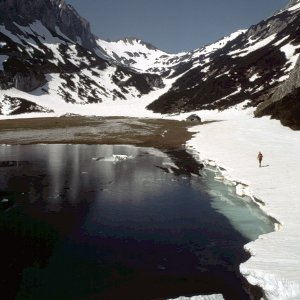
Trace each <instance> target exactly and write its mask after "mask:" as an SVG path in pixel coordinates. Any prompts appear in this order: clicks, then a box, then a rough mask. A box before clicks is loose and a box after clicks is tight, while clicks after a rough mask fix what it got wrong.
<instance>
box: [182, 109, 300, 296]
mask: <svg viewBox="0 0 300 300" xmlns="http://www.w3.org/2000/svg"><path fill="white" fill-rule="evenodd" d="M199 114H200V115H201V117H202V118H203V119H204V120H205V121H209V120H216V121H217V122H212V123H208V124H204V125H200V126H195V127H193V128H192V129H191V130H192V131H193V132H195V136H194V137H193V138H192V139H191V140H190V141H189V142H188V145H187V146H188V147H189V148H190V149H191V150H192V151H194V154H195V156H196V157H197V158H198V159H200V160H201V161H204V162H206V163H208V164H211V163H212V161H213V162H214V163H215V164H216V165H218V166H220V167H222V168H224V169H225V171H222V173H223V176H224V178H227V179H228V178H229V179H230V180H232V181H240V182H243V183H245V184H246V185H248V192H249V193H250V194H252V195H253V196H254V197H255V198H257V199H259V200H261V201H263V202H264V203H265V205H262V209H263V210H264V211H265V212H266V213H267V214H269V215H271V216H272V217H274V218H275V219H276V220H278V221H279V222H280V224H281V226H280V228H279V229H278V230H277V231H276V232H273V233H270V234H266V235H262V236H260V237H259V239H258V240H256V241H254V242H251V243H249V244H248V245H246V246H245V248H246V250H248V251H249V252H250V253H251V255H252V256H251V258H250V259H249V260H248V261H247V262H245V263H244V264H242V265H241V266H240V270H241V273H242V274H243V275H244V276H245V277H246V278H247V280H248V281H249V282H250V283H251V284H254V285H259V286H261V287H262V288H263V289H264V291H265V293H266V297H267V299H272V300H287V299H300V271H299V270H300V218H299V213H300V183H299V178H300V159H299V154H300V132H299V131H292V130H291V129H289V128H287V127H283V126H282V125H281V124H280V123H279V122H278V121H275V120H270V119H269V118H268V117H264V118H260V119H256V118H253V115H252V112H251V111H250V110H244V111H241V110H240V109H230V110H228V111H224V112H221V113H219V112H212V111H211V112H209V111H202V112H199ZM258 151H262V153H263V155H264V158H263V161H262V168H259V166H258V161H257V154H258Z"/></svg>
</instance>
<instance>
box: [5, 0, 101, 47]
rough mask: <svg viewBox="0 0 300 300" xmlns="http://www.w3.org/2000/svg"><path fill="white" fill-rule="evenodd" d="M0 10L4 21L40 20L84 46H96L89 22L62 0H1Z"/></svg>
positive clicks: (24, 21) (22, 22) (25, 23)
mask: <svg viewBox="0 0 300 300" xmlns="http://www.w3.org/2000/svg"><path fill="white" fill-rule="evenodd" d="M0 12H1V13H0V21H1V20H2V21H4V22H5V23H9V22H11V21H13V20H15V21H17V22H18V23H19V24H22V25H28V24H29V23H31V22H33V21H34V20H40V21H41V22H42V23H43V24H44V25H45V26H46V27H47V28H49V29H50V30H52V31H53V32H56V33H57V34H59V33H60V32H61V33H63V34H64V35H65V36H67V37H68V38H69V39H71V40H72V41H74V42H78V43H79V44H81V45H82V46H83V47H85V48H88V49H94V48H96V41H95V37H94V35H93V34H92V33H91V30H90V24H89V22H88V21H87V20H85V19H84V18H82V17H81V16H80V15H79V14H78V13H77V12H76V10H75V9H74V8H73V7H72V6H71V5H69V4H66V3H65V1H64V0H26V1H24V0H1V1H0Z"/></svg>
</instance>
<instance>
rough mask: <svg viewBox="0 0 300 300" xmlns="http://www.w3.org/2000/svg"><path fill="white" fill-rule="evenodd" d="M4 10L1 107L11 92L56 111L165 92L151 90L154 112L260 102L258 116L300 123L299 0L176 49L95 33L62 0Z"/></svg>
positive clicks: (12, 4)
mask: <svg viewBox="0 0 300 300" xmlns="http://www.w3.org/2000/svg"><path fill="white" fill-rule="evenodd" d="M28 8H29V9H28ZM0 12H1V13H0V103H2V107H4V108H2V111H6V112H10V111H11V109H9V108H10V107H14V105H11V106H9V105H8V102H9V101H8V100H7V99H13V98H14V97H15V98H18V101H16V103H19V101H21V100H20V99H24V100H27V101H33V102H34V103H36V104H37V105H38V107H44V108H43V109H46V110H49V109H50V110H54V111H56V107H57V106H60V105H65V104H68V105H69V104H74V105H78V104H90V103H101V102H105V101H107V102H110V101H114V100H132V99H139V98H140V97H141V96H142V95H148V94H149V93H150V92H151V91H154V90H160V92H159V93H156V94H155V95H156V96H153V95H152V94H149V99H148V100H151V101H153V103H151V104H150V105H149V106H148V108H149V109H151V110H153V111H155V112H160V113H179V112H188V111H195V110H201V109H216V108H217V109H221V110H223V109H226V108H228V107H231V106H234V105H236V104H239V103H241V102H245V101H247V105H248V106H255V107H256V106H258V108H257V112H256V116H262V115H266V114H267V115H271V116H272V117H274V118H278V119H280V120H281V121H282V122H283V123H284V124H286V125H288V126H291V127H293V128H300V118H299V104H298V101H297V99H298V93H299V68H300V67H299V54H300V1H299V0H291V1H289V3H288V5H287V6H286V7H285V8H284V9H282V10H281V11H279V12H276V13H275V14H274V15H273V16H271V17H270V18H268V19H266V20H263V21H262V22H260V23H259V24H257V25H254V26H251V27H250V28H249V29H248V30H240V31H237V32H235V33H233V34H232V35H230V36H228V37H224V38H222V39H220V40H219V41H217V42H216V43H213V44H211V45H207V46H205V47H202V48H199V49H196V50H194V51H189V52H183V53H179V54H169V53H166V52H164V51H161V50H159V49H157V48H156V47H154V46H152V45H151V44H148V43H145V42H143V41H141V40H139V39H136V38H125V39H122V40H119V41H116V42H108V41H104V40H101V39H98V38H96V37H95V36H94V35H93V34H92V33H91V32H90V27H89V23H88V22H87V21H86V20H84V19H83V18H81V17H80V16H79V15H78V14H77V12H76V11H75V10H74V9H73V8H72V7H71V6H70V5H67V4H66V3H65V2H64V1H63V0H35V1H33V0H29V1H27V2H26V5H25V2H24V1H21V0H2V1H0ZM297 61H298V63H297ZM151 95H152V96H151ZM1 99H2V100H1ZM51 99H55V101H56V102H55V105H54V104H53V100H51ZM4 100H5V101H4ZM148 103H149V101H148ZM245 103H246V102H245ZM23 107H27V105H24V106H23ZM68 107H70V106H65V110H68ZM18 111H19V110H18ZM11 112H12V111H11Z"/></svg>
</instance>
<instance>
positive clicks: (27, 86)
mask: <svg viewBox="0 0 300 300" xmlns="http://www.w3.org/2000/svg"><path fill="white" fill-rule="evenodd" d="M25 4H26V5H25ZM0 11H1V15H0V113H2V114H4V113H5V114H13V113H14V112H16V111H18V112H31V111H32V109H29V107H30V106H28V105H27V104H26V103H27V102H28V101H33V102H36V104H37V106H36V109H37V108H40V110H41V111H44V110H46V111H48V110H55V108H56V107H59V106H61V105H63V104H66V103H67V104H90V103H101V102H103V101H113V100H116V99H122V100H126V99H131V98H133V97H134V98H138V97H141V95H143V94H147V93H149V92H150V91H151V90H152V89H153V88H159V87H163V82H162V80H161V78H160V76H158V75H156V74H146V73H145V74H141V73H139V72H136V71H134V70H132V69H129V68H126V67H124V66H120V65H118V64H115V63H113V62H108V61H107V60H104V59H103V58H102V57H103V52H102V49H101V48H100V47H99V46H98V45H97V44H96V40H95V38H94V36H93V35H92V34H91V33H90V30H89V24H88V23H87V21H85V20H84V19H82V18H81V17H80V16H79V15H78V14H77V13H76V12H75V10H74V9H73V8H72V7H71V6H69V5H67V4H65V2H64V1H62V0H38V1H36V0H35V1H28V2H26V3H25V2H24V1H17V0H4V1H3V0H2V1H1V2H0ZM92 48H93V50H91V49H92ZM10 101H12V103H9V102H10ZM16 103H19V106H16ZM20 108H23V110H21V109H20ZM36 109H35V110H34V111H36Z"/></svg>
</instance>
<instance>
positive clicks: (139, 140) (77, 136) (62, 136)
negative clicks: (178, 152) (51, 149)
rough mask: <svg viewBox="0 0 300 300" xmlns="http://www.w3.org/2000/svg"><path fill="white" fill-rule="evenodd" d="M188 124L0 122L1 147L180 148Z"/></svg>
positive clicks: (49, 120)
mask: <svg viewBox="0 0 300 300" xmlns="http://www.w3.org/2000/svg"><path fill="white" fill-rule="evenodd" d="M193 125H194V124H191V123H189V122H185V121H174V120H161V119H138V118H124V117H108V118H103V117H83V116H71V117H59V118H34V119H15V120H1V121H0V143H1V144H37V143H45V144H47V143H49V144H53V143H55V144H65V143H68V144H115V145H116V144H126V145H136V146H143V147H155V148H160V149H175V148H176V149H178V148H181V147H182V146H183V145H184V144H185V142H186V141H187V140H189V139H190V138H191V137H192V133H190V132H188V127H191V126H193Z"/></svg>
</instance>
